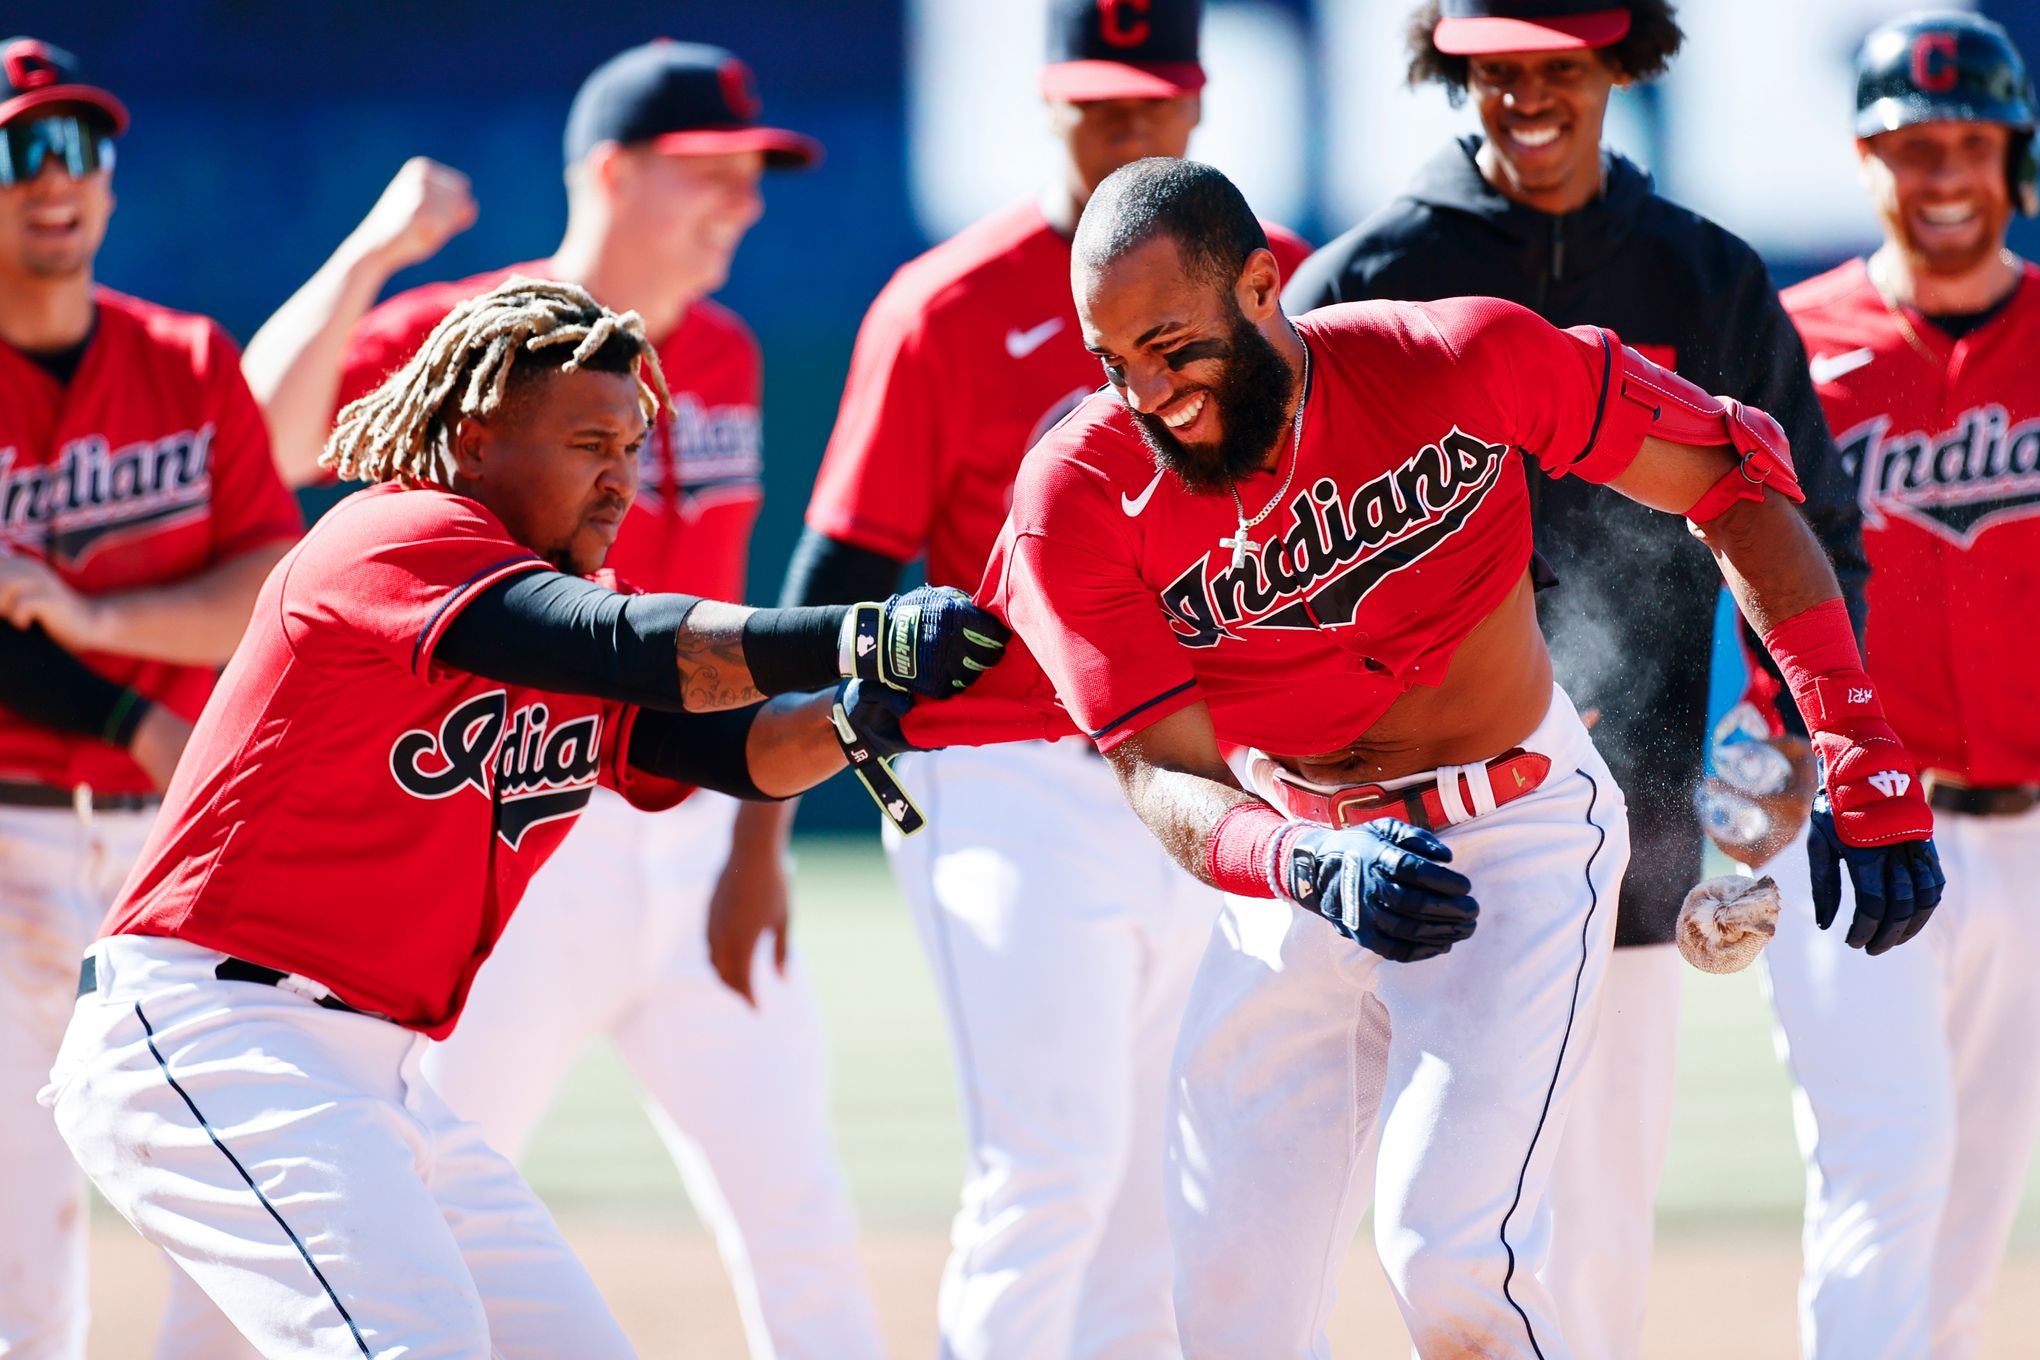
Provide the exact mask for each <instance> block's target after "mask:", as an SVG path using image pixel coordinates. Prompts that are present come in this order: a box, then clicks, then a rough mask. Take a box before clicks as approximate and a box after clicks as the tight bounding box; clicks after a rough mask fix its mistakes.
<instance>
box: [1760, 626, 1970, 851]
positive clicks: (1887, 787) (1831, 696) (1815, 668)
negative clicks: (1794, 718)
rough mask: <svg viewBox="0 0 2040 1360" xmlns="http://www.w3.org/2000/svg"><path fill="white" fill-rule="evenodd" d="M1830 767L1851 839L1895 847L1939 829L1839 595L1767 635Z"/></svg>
mask: <svg viewBox="0 0 2040 1360" xmlns="http://www.w3.org/2000/svg"><path fill="white" fill-rule="evenodd" d="M1764 649H1765V650H1766V651H1768V652H1769V653H1770V654H1771V655H1772V656H1773V657H1775V658H1776V659H1777V662H1778V668H1779V669H1780V670H1782V671H1783V672H1784V673H1785V683H1786V685H1787V686H1788V687H1789V688H1790V689H1791V690H1792V697H1793V699H1794V700H1796V701H1797V702H1798V704H1799V712H1800V714H1801V715H1802V716H1804V717H1805V719H1806V726H1807V729H1808V730H1809V731H1810V732H1811V733H1812V734H1813V749H1814V750H1815V751H1817V752H1818V753H1819V754H1820V757H1821V763H1822V765H1823V766H1824V767H1825V769H1826V773H1825V777H1824V782H1825V784H1826V786H1827V794H1828V802H1829V804H1830V805H1831V806H1832V807H1833V809H1834V818H1835V832H1836V834H1837V835H1838V836H1840V837H1841V839H1842V842H1843V843H1844V844H1846V845H1857V846H1868V845H1892V844H1896V843H1897V842H1900V841H1917V840H1925V839H1927V838H1928V837H1929V836H1931V835H1933V834H1934V814H1933V811H1932V809H1930V808H1929V807H1928V806H1927V798H1926V792H1925V791H1924V790H1923V789H1921V787H1920V779H1919V767H1918V766H1916V765H1915V764H1914V763H1913V758H1912V756H1911V755H1909V754H1907V752H1906V749H1905V744H1904V743H1903V742H1901V741H1900V740H1899V739H1898V734H1897V733H1896V732H1894V731H1892V730H1891V724H1890V723H1889V722H1887V721H1885V718H1884V708H1883V706H1882V705H1881V704H1879V703H1878V702H1877V690H1876V687H1875V686H1873V685H1872V684H1871V683H1870V677H1869V676H1868V675H1866V674H1864V672H1863V659H1862V653H1860V652H1859V651H1857V649H1856V636H1855V633H1854V632H1852V631H1851V630H1850V628H1849V615H1848V611H1847V610H1845V609H1844V608H1843V607H1842V602H1841V601H1840V600H1829V601H1828V602H1826V603H1825V604H1819V605H1815V606H1814V607H1813V608H1812V609H1809V610H1807V611H1805V612H1804V613H1801V614H1795V615H1793V616H1792V617H1791V618H1789V619H1787V620H1785V622H1783V623H1781V624H1779V625H1778V626H1777V627H1775V628H1773V629H1772V630H1771V631H1770V632H1768V633H1766V634H1764Z"/></svg>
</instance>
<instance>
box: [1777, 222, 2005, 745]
mask: <svg viewBox="0 0 2040 1360" xmlns="http://www.w3.org/2000/svg"><path fill="white" fill-rule="evenodd" d="M1783 296H1784V302H1785V309H1786V310H1787V311H1788V312H1790V313H1791V315H1792V320H1793V321H1794V322H1795V323H1796V324H1797V325H1798V327H1799V334H1800V337H1801V338H1802V339H1803V340H1804V341H1805V342H1806V352H1807V354H1808V356H1810V357H1809V360H1808V364H1809V367H1810V368H1811V369H1812V371H1813V380H1814V389H1815V390H1816V391H1817V392H1818V393H1819V394H1820V400H1821V405H1822V406H1823V407H1825V408H1826V411H1827V420H1828V427H1829V428H1830V429H1832V430H1833V431H1834V432H1835V447H1836V448H1837V449H1839V450H1840V451H1841V466H1842V468H1843V470H1844V471H1845V472H1850V473H1853V474H1855V475H1856V476H1858V477H1859V478H1860V479H1861V480H1860V481H1859V482H1858V486H1859V488H1860V491H1859V494H1860V497H1861V500H1862V505H1863V548H1864V551H1865V552H1866V554H1867V555H1868V556H1869V558H1870V567H1871V571H1870V588H1869V603H1870V628H1869V638H1868V640H1867V650H1868V652H1869V658H1868V665H1869V670H1870V673H1871V674H1872V675H1874V676H1876V677H1877V686H1878V689H1879V691H1880V692H1881V693H1882V695H1883V698H1884V707H1885V710H1886V712H1887V713H1888V714H1889V716H1890V718H1891V725H1892V726H1893V727H1894V728H1896V729H1897V730H1898V734H1899V736H1900V737H1902V738H1903V739H1904V740H1905V744H1906V747H1907V749H1908V750H1910V751H1911V752H1912V753H1913V756H1914V758H1915V759H1917V760H1918V761H1919V762H1920V765H1921V766H1922V767H1923V768H1928V769H1936V770H1945V771H1947V772H1948V773H1950V774H1953V775H1956V776H1957V777H1959V778H1961V779H1962V780H1964V781H1965V782H1967V783H1971V784H1979V785H1996V784H2027V783H2040V722H2036V721H2035V719H2034V714H2035V713H2040V648H2036V647H2035V646H2034V644H2033V640H2032V637H2031V635H2030V634H2029V633H2028V632H2027V630H2026V628H2025V626H2024V625H2023V622H2022V620H2021V618H2020V612H2021V611H2022V610H2025V609H2030V608H2032V607H2033V604H2034V602H2035V601H2040V366H2036V360H2035V355H2036V354H2040V268H2035V267H2034V266H2033V265H2031V264H2028V265H2027V266H2026V267H2025V277H2024V279H2023V281H2022V282H2021V283H2020V285H2019V289H2018V292H2017V294H2016V295H2015V296H2014V297H2013V298H2012V300H2011V302H2010V303H2009V304H2008V305H2007V306H2006V307H2005V309H2004V310H2003V311H2002V312H2001V313H1999V314H1998V315H1997V316H1996V317H1993V318H1992V319H1991V320H1990V321H1989V322H1987V323H1985V324H1984V325H1982V326H1980V327H1978V328H1977V329H1976V330H1975V331H1973V332H1971V333H1970V334H1969V335H1967V336H1965V337H1964V338H1963V339H1961V340H1950V339H1949V338H1948V336H1947V335H1946V334H1944V333H1943V332H1942V331H1940V330H1939V329H1937V328H1936V327H1935V326H1934V325H1933V323H1932V322H1930V321H1928V320H1927V319H1926V318H1925V317H1923V316H1921V315H1919V314H1918V313H1917V312H1911V311H1908V312H1907V313H1906V321H1905V324H1906V325H1907V326H1909V327H1910V328H1911V331H1912V334H1913V337H1914V339H1913V340H1908V339H1907V338H1906V333H1905V331H1904V330H1903V329H1901V328H1900V323H1899V321H1898V319H1897V318H1896V317H1895V316H1894V315H1893V314H1892V312H1891V310H1890V309H1889V308H1888V307H1886V306H1885V305H1884V300H1883V298H1882V297H1880V296H1879V294H1878V292H1877V289H1876V287H1875V286H1874V285H1873V284H1872V283H1871V282H1870V274H1869V271H1868V269H1866V268H1865V267H1864V263H1863V261H1861V260H1852V261H1850V262H1849V263H1847V264H1844V265H1841V266H1839V267H1838V268H1836V269H1833V270H1830V271H1829V272H1828V273H1825V274H1822V275H1820V276H1819V277H1817V278H1812V279H1808V280H1807V281H1806V282H1804V283H1802V284H1799V285H1797V286H1796V287H1793V288H1788V289H1787V290H1786V291H1785V293H1784V295H1783ZM1915 340H1916V341H1917V344H1918V347H1917V348H1916V347H1915V343H1914V341H1915Z"/></svg>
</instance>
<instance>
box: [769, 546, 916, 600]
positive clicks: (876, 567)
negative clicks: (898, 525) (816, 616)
mask: <svg viewBox="0 0 2040 1360" xmlns="http://www.w3.org/2000/svg"><path fill="white" fill-rule="evenodd" d="M906 568H907V564H906V563H904V562H901V561H898V560H896V559H894V558H890V557H887V556H886V555H885V554H884V553H879V552H873V551H872V550H871V549H869V548H859V547H857V546H855V545H854V544H849V543H844V542H842V541H841V540H839V539H834V538H830V537H829V536H828V535H827V534H824V533H820V532H818V531H816V530H814V529H803V530H801V534H800V542H799V543H797V544H795V545H794V549H793V558H792V560H791V561H789V562H788V563H787V564H786V584H785V586H783V587H782V588H781V589H780V592H779V603H780V604H781V605H783V606H795V605H818V604H854V603H856V602H857V601H859V600H882V599H884V598H885V597H886V596H888V595H890V594H892V593H893V592H894V591H896V590H898V589H899V588H900V574H901V573H902V572H904V571H905V570H906Z"/></svg>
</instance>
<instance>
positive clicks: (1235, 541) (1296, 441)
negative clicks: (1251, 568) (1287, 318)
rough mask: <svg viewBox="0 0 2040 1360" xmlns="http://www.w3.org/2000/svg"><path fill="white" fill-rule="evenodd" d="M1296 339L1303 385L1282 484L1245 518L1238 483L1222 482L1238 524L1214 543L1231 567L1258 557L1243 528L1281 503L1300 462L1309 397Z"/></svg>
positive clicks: (1306, 353) (1306, 359)
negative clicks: (1225, 550) (1225, 553)
mask: <svg viewBox="0 0 2040 1360" xmlns="http://www.w3.org/2000/svg"><path fill="white" fill-rule="evenodd" d="M1296 339H1297V343H1298V344H1302V345H1303V385H1302V386H1301V387H1299V388H1298V389H1297V392H1296V415H1295V417H1294V418H1293V419H1292V420H1291V421H1290V422H1289V471H1288V472H1286V473H1284V474H1283V476H1282V485H1281V486H1278V487H1276V488H1275V494H1274V496H1272V497H1271V498H1270V499H1269V501H1268V503H1267V504H1266V505H1264V506H1262V507H1261V513H1260V514H1258V515H1255V516H1254V517H1253V518H1252V519H1248V518H1247V503H1246V502H1245V501H1243V500H1241V499H1240V488H1239V485H1238V484H1237V483H1235V482H1230V481H1229V482H1227V483H1226V489H1227V490H1229V491H1231V492H1232V503H1233V509H1234V510H1236V511H1238V512H1239V517H1240V527H1239V528H1238V529H1237V530H1235V531H1234V533H1233V536H1232V537H1231V538H1221V539H1219V540H1218V546H1219V547H1221V548H1231V549H1232V564H1233V565H1234V566H1235V567H1244V566H1245V565H1246V564H1247V554H1248V553H1252V554H1253V555H1254V558H1255V560H1256V561H1258V560H1260V556H1261V545H1260V544H1258V543H1256V542H1254V541H1253V540H1252V539H1250V538H1248V537H1247V530H1249V529H1251V528H1253V527H1254V526H1255V525H1257V524H1259V523H1260V522H1261V521H1262V520H1264V519H1266V518H1268V515H1269V513H1270V512H1271V511H1273V510H1274V509H1275V507H1276V506H1278V505H1280V504H1282V498H1283V497H1284V496H1286V495H1288V494H1289V483H1290V482H1291V481H1293V480H1295V477H1296V465H1297V464H1298V463H1299V462H1301V461H1303V455H1302V450H1303V403H1304V402H1305V401H1306V400H1307V399H1308V398H1309V397H1310V346H1309V345H1308V344H1305V343H1304V340H1303V337H1302V336H1301V335H1299V336H1297V337H1296Z"/></svg>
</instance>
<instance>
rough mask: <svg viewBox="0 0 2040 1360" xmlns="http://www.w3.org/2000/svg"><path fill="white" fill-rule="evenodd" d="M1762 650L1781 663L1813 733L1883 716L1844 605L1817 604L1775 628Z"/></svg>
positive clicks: (1788, 686)
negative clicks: (1857, 718)
mask: <svg viewBox="0 0 2040 1360" xmlns="http://www.w3.org/2000/svg"><path fill="white" fill-rule="evenodd" d="M1764 650H1765V651H1767V652H1769V653H1770V654H1771V656H1772V659H1773V660H1775V661H1776V662H1777V663H1778V669H1779V670H1780V671H1781V672H1782V673H1783V674H1784V676H1785V685H1786V688H1788V689H1790V690H1791V691H1792V698H1793V700H1794V701H1795V702H1797V703H1798V705H1799V712H1800V714H1801V715H1802V716H1803V717H1805V719H1806V725H1807V727H1808V728H1810V729H1811V730H1813V731H1816V732H1828V731H1833V730H1834V728H1835V725H1836V724H1837V723H1841V722H1845V721H1847V720H1848V719H1849V718H1852V717H1857V716H1866V715H1874V716H1877V717H1880V718H1881V717H1883V716H1884V714H1883V709H1882V708H1881V707H1880V706H1879V705H1878V703H1877V693H1876V691H1875V690H1873V689H1872V688H1871V687H1870V678H1869V677H1868V676H1867V675H1865V674H1864V673H1863V653H1862V652H1861V651H1860V650H1859V649H1858V648H1857V646H1856V634H1855V630H1853V629H1852V628H1850V626H1849V611H1848V610H1847V609H1846V608H1844V607H1843V605H1842V602H1841V601H1840V600H1828V601H1826V602H1825V603H1822V604H1817V605H1815V606H1814V607H1813V608H1811V609H1808V610H1804V611H1802V612H1800V613H1797V614H1794V615H1793V616H1792V617H1791V618H1789V619H1787V620H1785V622H1783V623H1781V624H1779V625H1777V626H1776V627H1774V628H1773V629H1771V631H1770V632H1768V633H1766V634H1764Z"/></svg>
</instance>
